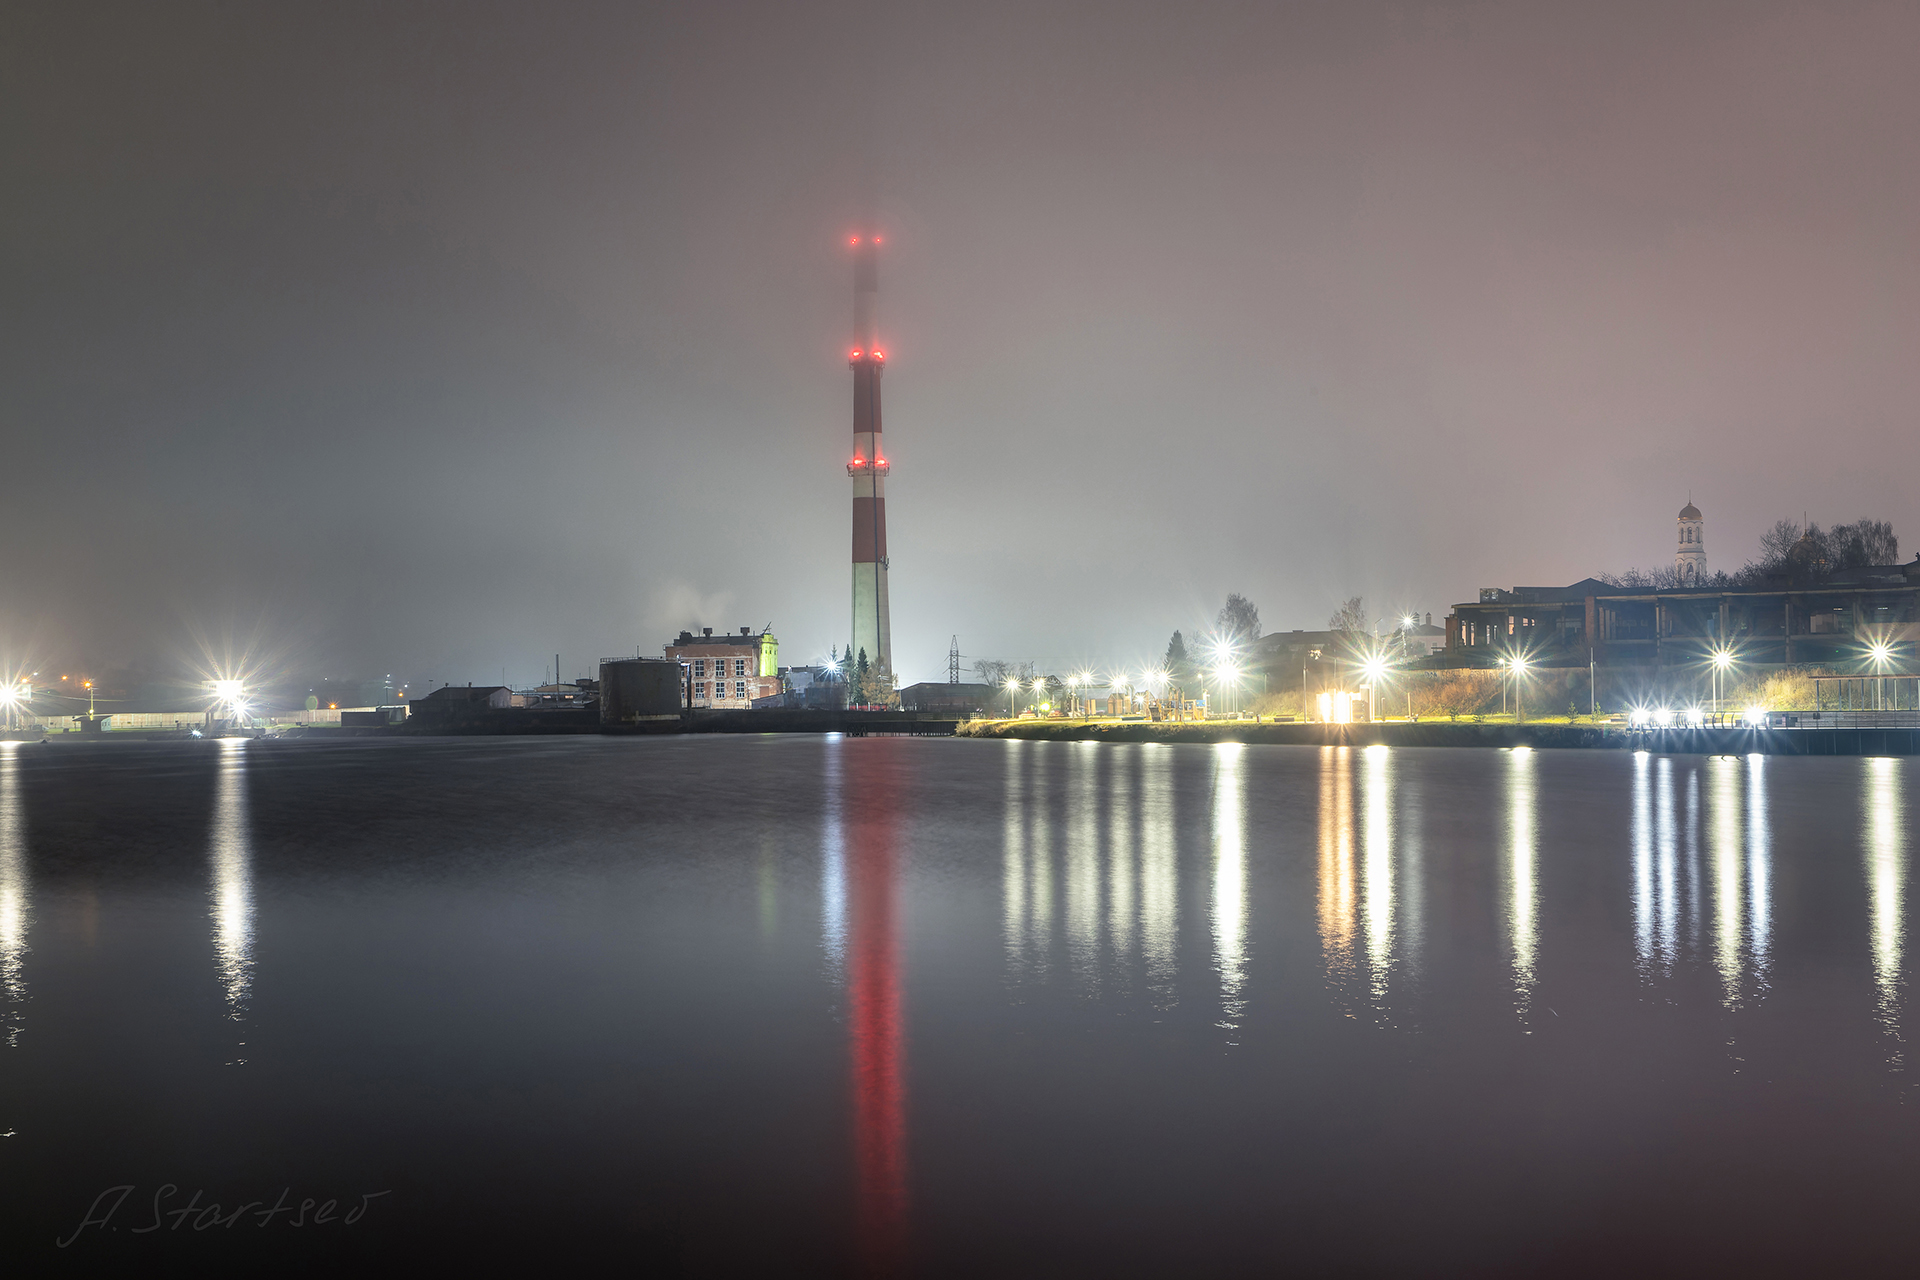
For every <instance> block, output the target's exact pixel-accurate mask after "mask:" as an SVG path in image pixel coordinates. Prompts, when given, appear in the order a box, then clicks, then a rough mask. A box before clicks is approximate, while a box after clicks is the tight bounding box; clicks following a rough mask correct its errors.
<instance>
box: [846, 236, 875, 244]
mask: <svg viewBox="0 0 1920 1280" xmlns="http://www.w3.org/2000/svg"><path fill="white" fill-rule="evenodd" d="M847 243H848V244H859V243H860V237H859V236H850V237H848V239H847ZM875 243H878V241H876V242H875Z"/></svg>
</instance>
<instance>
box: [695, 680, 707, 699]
mask: <svg viewBox="0 0 1920 1280" xmlns="http://www.w3.org/2000/svg"><path fill="white" fill-rule="evenodd" d="M693 696H694V697H696V698H704V697H706V696H707V685H706V682H705V681H701V682H700V683H699V684H696V685H694V686H693Z"/></svg>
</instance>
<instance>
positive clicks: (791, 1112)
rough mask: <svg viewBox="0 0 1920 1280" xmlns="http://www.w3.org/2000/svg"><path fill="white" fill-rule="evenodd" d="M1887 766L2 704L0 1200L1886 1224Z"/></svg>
mask: <svg viewBox="0 0 1920 1280" xmlns="http://www.w3.org/2000/svg"><path fill="white" fill-rule="evenodd" d="M1917 772H1920V766H1917V765H1916V763H1915V762H1912V761H1907V760H1888V759H1836V758H1794V757H1769V758H1761V757H1757V756H1756V757H1746V758H1730V757H1700V756H1658V755H1647V754H1630V753H1625V752H1584V751H1562V752H1545V751H1539V752H1528V751H1524V750H1522V751H1477V750H1444V749H1436V750H1420V749H1393V750H1389V749H1386V748H1378V747H1376V748H1369V749H1366V750H1358V749H1348V748H1325V749H1318V748H1297V747H1240V746H1233V745H1226V746H1200V745H1193V746H1164V745H1147V744H1138V745H1110V744H1092V743H1027V742H999V741H975V740H924V739H884V738H876V739H851V740H842V739H839V738H817V737H804V736H771V735H769V736H765V737H720V736H714V737H699V738H675V739H657V740H601V739H595V738H581V739H563V740H539V739H473V740H443V741H421V740H409V741H385V740H358V741H351V742H342V743H314V742H294V741H286V742H242V741H238V740H233V741H223V742H212V743H154V744H127V743H99V744H84V745H82V744H68V743H62V744H56V745H47V746H37V745H7V746H5V747H0V1133H4V1134H6V1135H7V1136H5V1137H4V1138H0V1178H3V1179H4V1183H0V1192H4V1194H5V1196H6V1204H7V1210H6V1213H5V1217H4V1226H3V1229H4V1232H5V1239H6V1242H7V1244H8V1246H9V1250H10V1256H11V1257H14V1258H18V1259H22V1260H39V1261H42V1262H44V1261H54V1262H60V1263H65V1264H70V1265H75V1266H107V1265H120V1264H125V1263H144V1264H149V1265H169V1266H172V1265H178V1266H182V1267H185V1266H215V1267H218V1266H220V1265H223V1264H232V1265H234V1266H236V1267H240V1266H255V1265H260V1264H262V1263H265V1264H268V1265H275V1266H279V1267H283V1268H293V1267H298V1266H301V1265H311V1266H313V1267H315V1268H318V1269H329V1268H333V1267H337V1266H339V1265H341V1264H342V1263H343V1262H344V1261H349V1260H356V1259H363V1260H367V1261H376V1260H377V1261H390V1260H393V1259H396V1258H400V1257H403V1256H404V1257H417V1258H420V1259H423V1260H432V1259H436V1258H444V1259H463V1260H464V1259H474V1258H478V1259H481V1260H494V1261H500V1260H510V1259H513V1258H514V1257H515V1256H516V1255H520V1254H524V1255H525V1256H527V1257H529V1258H532V1259H536V1260H546V1261H548V1262H552V1261H554V1260H556V1259H559V1258H562V1257H566V1256H569V1255H574V1256H578V1257H583V1258H585V1257H594V1256H607V1255H606V1250H608V1249H610V1248H612V1249H617V1250H618V1251H619V1252H618V1253H617V1254H614V1255H612V1256H615V1257H618V1258H619V1259H620V1260H621V1263H622V1265H623V1267H624V1268H625V1269H628V1270H631V1271H634V1272H638V1273H648V1272H659V1273H664V1274H673V1273H676V1272H684V1273H685V1274H716V1273H718V1274H727V1273H789V1274H797V1273H860V1272H867V1273H876V1274H886V1273H899V1272H906V1271H916V1272H919V1273H921V1274H953V1275H975V1274H995V1275H1015V1276H1018V1275H1034V1276H1041V1275H1046V1276H1057V1275H1135V1274H1155V1273H1160V1274H1164V1273H1167V1272H1169V1271H1174V1272H1184V1273H1189V1274H1191V1273H1198V1272H1210V1273H1213V1274H1233V1273H1246V1274H1252V1273H1272V1272H1275V1271H1279V1270H1298V1271H1313V1272H1335V1273H1341V1274H1404V1273H1408V1272H1419V1273H1422V1274H1446V1273H1473V1274H1528V1273H1538V1272H1548V1271H1552V1272H1557V1273H1561V1274H1565V1273H1569V1272H1586V1273H1601V1272H1619V1271H1626V1270H1629V1269H1630V1270H1633V1271H1635V1272H1639V1273H1642V1274H1646V1273H1653V1274H1677V1273H1681V1272H1688V1273H1696V1272H1700V1271H1708V1272H1718V1271H1741V1270H1745V1271H1748V1272H1751V1271H1752V1270H1754V1269H1756V1268H1757V1269H1760V1270H1764V1271H1778V1270H1781V1269H1784V1268H1788V1267H1803V1268H1807V1269H1812V1268H1815V1267H1818V1268H1820V1269H1822V1270H1827V1271H1832V1270H1835V1269H1841V1268H1848V1269H1852V1270H1854V1271H1856V1272H1861V1271H1864V1272H1883V1273H1889V1274H1890V1273H1894V1272H1896V1271H1904V1270H1905V1269H1906V1268H1907V1267H1908V1266H1909V1265H1910V1263H1911V1260H1912V1258H1913V1256H1914V1249H1915V1247H1916V1245H1920V1227H1916V1226H1915V1225H1914V1223H1915V1215H1914V1212H1913V1206H1914V1204H1915V1202H1916V1200H1915V1197H1916V1192H1920V1161H1917V1160H1916V1157H1917V1156H1920V1128H1917V1127H1916V1123H1915V1118H1914V1117H1915V1105H1914V1100H1913V1088H1912V1082H1911V1078H1910V1074H1909V1072H1908V1069H1907V1065H1908V1064H1907V1061H1906V1040H1907V1034H1908V1029H1907V1025H1906V1024H1907V1021H1908V1019H1909V1016H1910V1015H1909V1012H1908V1010H1907V1008H1906V999H1905V996H1906V982H1905V974H1906V969H1907V955H1906V939H1907V937H1908V933H1909V926H1910V921H1911V918H1912V911H1913V905H1912V903H1911V902H1910V900H1909V899H1910V895H1909V893H1908V883H1909V875H1910V854H1911V849H1912V845H1913V838H1914V832H1915V816H1914V803H1913V795H1914V788H1915V782H1916V773H1917ZM121 1187H126V1188H130V1190H128V1191H127V1192H126V1193H125V1194H124V1195H123V1196H121V1198H120V1200H119V1201H114V1200H113V1199H112V1195H114V1194H118V1193H117V1192H116V1191H115V1190H114V1189H116V1188H121ZM169 1188H172V1189H171V1190H169ZM196 1193H197V1195H198V1199H197V1200H196V1199H194V1197H195V1196H196ZM103 1194H107V1199H106V1200H105V1201H103V1200H102V1196H103ZM328 1200H332V1201H333V1202H334V1203H333V1205H332V1207H331V1210H330V1211H328V1210H327V1209H326V1207H325V1206H326V1202H327V1201H328ZM303 1204H306V1205H307V1206H308V1207H307V1208H306V1209H305V1210H301V1208H300V1206H301V1205H303ZM216 1205H217V1206H218V1208H217V1210H214V1209H212V1207H213V1206H216ZM276 1205H284V1206H285V1208H284V1209H283V1210H282V1211H280V1212H278V1213H275V1212H273V1210H274V1208H275V1206H276ZM116 1206H117V1207H116ZM356 1209H357V1210H358V1215H357V1216H355V1217H353V1220H352V1221H351V1222H349V1221H347V1218H348V1217H349V1216H350V1215H352V1214H353V1213H354V1211H355V1210H356ZM296 1212H298V1216H299V1221H298V1225H295V1223H296ZM156 1214H157V1215H158V1216H156ZM236 1215H238V1216H236ZM90 1216H91V1218H93V1219H98V1220H99V1221H96V1222H95V1223H94V1225H89V1226H82V1225H81V1224H82V1223H83V1222H87V1221H88V1220H89V1218H90ZM316 1218H324V1219H325V1220H324V1221H316V1220H315V1219H316ZM228 1224H231V1225H228ZM148 1228H154V1229H148ZM62 1241H65V1242H66V1247H64V1248H60V1247H57V1246H58V1244H59V1242H62Z"/></svg>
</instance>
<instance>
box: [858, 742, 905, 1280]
mask: <svg viewBox="0 0 1920 1280" xmlns="http://www.w3.org/2000/svg"><path fill="white" fill-rule="evenodd" d="M876 772H879V771H876ZM868 781H869V782H870V783H874V784H878V785H873V786H870V787H868V788H866V789H864V790H863V792H862V794H860V795H859V798H857V799H855V800H854V801H853V807H854V808H855V810H856V812H855V813H854V814H853V822H852V824H851V831H850V832H849V835H850V837H851V839H850V840H849V841H848V852H849V854H850V855H851V857H850V858H849V864H850V865H849V868H848V873H849V878H850V879H851V880H852V882H853V883H852V885H851V886H850V888H851V892H850V893H849V895H848V898H849V902H848V906H849V908H850V910H849V913H848V914H849V920H848V925H849V928H848V948H847V950H848V956H847V1006H848V1019H847V1025H848V1033H849V1036H850V1039H851V1044H850V1045H849V1048H850V1050H851V1053H850V1058H851V1063H852V1069H853V1080H852V1084H853V1154H854V1177H855V1180H856V1181H855V1195H856V1204H855V1229H856V1231H857V1234H858V1244H859V1249H860V1255H861V1261H862V1263H863V1264H864V1268H865V1270H866V1271H867V1273H868V1274H872V1275H894V1274H898V1273H899V1272H901V1271H903V1270H904V1269H905V1266H906V1258H907V1088H906V1051H905V1046H904V1032H905V1027H904V1026H903V1017H902V1012H901V989H900V988H901V982H900V926H899V915H898V898H899V893H898V859H899V855H898V851H897V848H896V842H895V832H894V819H893V806H892V801H891V796H890V795H889V794H888V792H889V788H887V787H886V786H885V784H884V783H883V782H881V780H880V779H879V778H869V779H868Z"/></svg>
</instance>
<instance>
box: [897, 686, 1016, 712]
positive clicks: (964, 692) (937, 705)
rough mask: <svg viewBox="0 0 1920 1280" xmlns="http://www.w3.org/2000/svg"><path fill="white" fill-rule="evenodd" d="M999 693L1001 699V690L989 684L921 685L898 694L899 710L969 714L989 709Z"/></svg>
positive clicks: (1002, 695) (1002, 692)
mask: <svg viewBox="0 0 1920 1280" xmlns="http://www.w3.org/2000/svg"><path fill="white" fill-rule="evenodd" d="M995 694H1000V695H1001V699H1002V701H1004V700H1005V693H1004V691H1003V690H1000V689H996V688H995V687H994V686H993V685H990V684H966V683H954V682H952V681H942V682H940V683H937V684H936V683H933V682H931V681H929V682H927V683H925V684H910V685H908V686H907V687H906V688H904V689H902V690H901V691H900V709H901V710H902V711H956V712H962V713H972V712H976V711H986V710H988V709H989V708H990V707H991V706H992V702H993V697H994V695H995Z"/></svg>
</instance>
